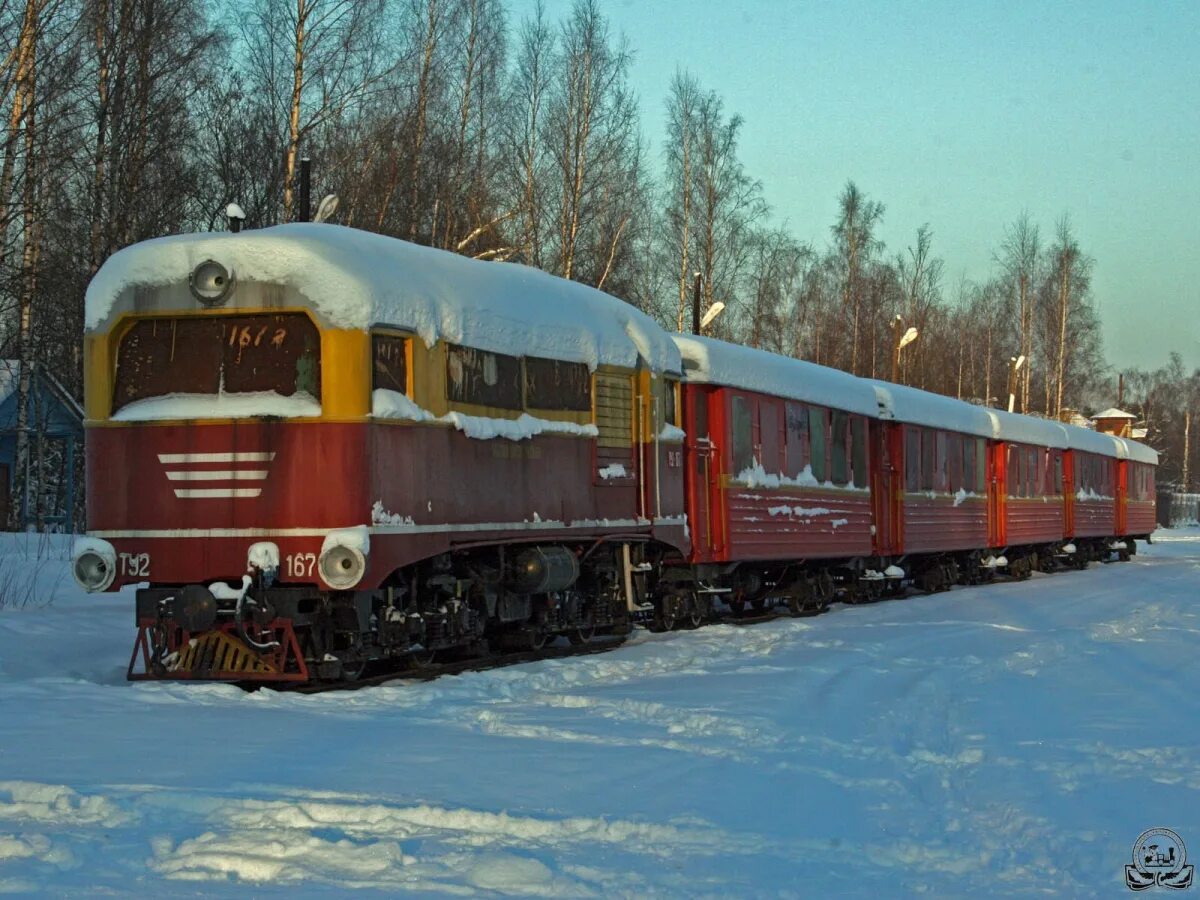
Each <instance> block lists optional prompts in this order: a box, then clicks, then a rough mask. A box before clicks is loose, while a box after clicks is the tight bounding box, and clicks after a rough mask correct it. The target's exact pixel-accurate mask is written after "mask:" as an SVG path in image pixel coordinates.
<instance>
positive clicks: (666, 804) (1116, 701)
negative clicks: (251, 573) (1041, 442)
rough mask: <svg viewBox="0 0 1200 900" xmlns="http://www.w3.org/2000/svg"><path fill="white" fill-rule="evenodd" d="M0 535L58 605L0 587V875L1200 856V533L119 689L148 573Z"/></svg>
mask: <svg viewBox="0 0 1200 900" xmlns="http://www.w3.org/2000/svg"><path fill="white" fill-rule="evenodd" d="M0 540H3V541H4V542H5V543H3V544H0V549H2V550H3V552H0V597H2V596H11V597H15V598H20V597H23V596H35V597H41V598H44V597H46V596H49V595H53V602H52V604H51V605H49V606H45V607H42V608H37V607H36V606H29V607H26V608H24V609H12V608H9V609H5V610H2V611H0V892H3V891H9V892H15V893H51V894H69V895H95V894H100V893H109V894H116V895H118V896H128V895H136V896H169V895H191V896H195V895H200V896H208V895H221V896H231V897H233V896H237V897H241V896H246V895H247V894H249V893H252V894H254V895H257V896H288V897H291V896H295V895H297V894H304V895H325V896H339V895H343V894H344V893H345V892H346V890H347V888H350V887H356V888H367V889H372V890H374V891H377V892H379V893H382V894H389V895H390V894H395V893H397V892H400V891H405V890H407V891H414V892H418V893H421V894H439V893H445V894H468V893H480V894H484V895H488V894H491V895H501V894H513V895H523V896H555V897H571V896H597V895H610V894H612V895H618V896H621V895H623V896H639V897H640V896H645V895H653V896H678V897H697V896H704V895H713V896H731V895H737V896H765V895H771V896H794V895H804V896H831V895H839V896H844V895H857V896H864V897H865V896H899V895H910V894H917V893H932V894H935V895H937V896H967V895H969V894H974V893H983V894H986V895H1013V896H1017V895H1019V896H1026V895H1029V894H1030V893H1032V892H1034V891H1048V892H1051V893H1062V894H1067V895H1081V896H1085V895H1094V894H1096V893H1098V892H1101V891H1103V892H1104V893H1106V894H1117V893H1124V892H1125V891H1126V889H1125V887H1124V885H1123V882H1122V878H1123V866H1124V865H1125V864H1126V863H1128V862H1129V861H1130V852H1131V846H1132V843H1133V841H1134V839H1135V838H1136V837H1137V836H1138V834H1139V833H1140V832H1141V831H1143V830H1145V829H1147V828H1150V827H1152V826H1167V827H1170V828H1173V829H1175V830H1176V831H1177V832H1178V833H1179V834H1180V835H1181V836H1182V838H1183V840H1184V841H1185V842H1190V845H1191V846H1193V847H1196V848H1200V793H1198V792H1200V702H1198V699H1197V687H1198V684H1197V682H1198V679H1197V675H1198V667H1200V662H1198V660H1200V653H1198V652H1197V647H1198V646H1200V643H1198V640H1197V638H1198V636H1200V617H1198V613H1197V606H1196V597H1197V587H1198V585H1200V530H1190V531H1175V532H1166V533H1160V538H1159V540H1160V542H1158V543H1156V544H1155V545H1154V546H1152V547H1149V548H1145V549H1144V550H1143V552H1142V553H1141V554H1140V555H1139V556H1138V557H1136V559H1135V560H1134V561H1133V562H1132V563H1129V564H1125V565H1108V566H1093V567H1092V568H1091V569H1089V570H1088V571H1086V572H1082V573H1063V574H1058V575H1054V576H1035V577H1034V579H1033V580H1032V581H1031V582H1026V583H1024V584H997V585H992V586H988V587H984V588H978V589H961V588H960V589H956V590H954V591H953V592H951V593H948V594H940V595H936V596H930V597H925V596H912V597H909V598H907V599H904V600H898V601H889V602H885V603H880V604H876V605H874V606H868V607H863V608H847V607H836V608H835V609H834V610H833V611H832V612H831V613H830V614H828V615H825V616H822V617H820V618H816V619H806V620H780V621H776V622H773V623H769V624H765V625H757V626H753V627H748V628H734V627H728V626H721V627H710V628H705V629H702V630H700V631H695V632H681V633H674V634H669V635H657V636H652V635H647V634H645V633H639V634H638V636H637V637H636V638H635V639H634V640H632V641H631V642H630V643H629V644H627V645H626V646H624V647H623V648H621V649H619V650H616V651H614V652H612V653H608V654H601V655H596V656H590V657H586V658H581V659H574V660H563V661H553V662H544V663H538V664H534V665H528V666H521V667H514V668H510V669H504V670H499V671H492V672H486V673H475V674H468V675H462V676H459V677H452V678H445V679H442V680H440V681H437V682H433V683H420V684H397V685H394V686H386V687H381V688H372V689H367V690H363V691H359V692H356V693H350V694H341V695H338V694H325V695H319V696H299V695H281V694H276V693H272V692H269V691H260V692H257V693H252V694H247V693H243V692H241V691H239V690H237V689H236V688H232V687H226V686H221V685H201V686H182V685H138V686H131V685H129V684H126V683H125V681H124V670H125V665H126V662H127V660H128V656H129V650H130V647H131V644H132V639H133V630H132V627H131V620H132V613H131V609H130V607H131V603H132V597H131V596H130V595H129V594H128V593H125V594H121V595H114V596H100V597H87V596H83V595H81V594H79V593H77V592H76V591H75V589H74V587H73V584H72V583H70V581H69V579H67V578H66V577H65V561H64V560H62V558H61V546H59V545H54V546H43V547H42V550H43V553H42V555H43V556H45V555H46V554H47V553H49V554H50V555H51V556H52V557H55V553H57V557H55V558H51V559H48V560H44V561H43V562H42V563H40V564H38V563H37V561H36V557H37V555H38V554H37V550H38V543H37V542H36V540H33V541H32V542H31V543H28V544H27V545H25V542H26V541H27V540H29V539H26V538H13V537H12V536H7V535H6V536H3V538H2V539H0ZM22 545H25V546H26V548H27V549H26V550H22V549H21V546H22ZM34 582H36V584H37V585H39V589H38V590H35V591H30V590H28V588H29V585H30V584H32V583H34ZM22 585H24V586H25V587H24V588H22ZM1197 855H1198V856H1200V850H1198V851H1197ZM1192 861H1193V862H1200V858H1198V859H1196V860H1192Z"/></svg>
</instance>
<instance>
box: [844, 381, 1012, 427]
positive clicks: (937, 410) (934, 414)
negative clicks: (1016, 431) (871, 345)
mask: <svg viewBox="0 0 1200 900" xmlns="http://www.w3.org/2000/svg"><path fill="white" fill-rule="evenodd" d="M864 383H865V384H869V385H872V386H873V387H874V389H875V395H876V397H877V398H878V415H879V418H881V419H894V420H896V421H897V422H908V423H910V424H913V425H924V426H926V427H928V428H944V429H946V430H947V431H960V432H963V433H964V434H974V435H978V436H979V437H986V438H990V437H992V436H993V426H992V418H991V416H990V415H989V412H990V410H988V409H985V408H984V407H982V406H976V405H975V404H974V403H967V402H965V401H963V400H955V399H954V398H953V397H946V396H944V395H942V394H934V393H931V392H929V391H922V390H920V389H919V388H911V387H905V386H904V385H900V384H892V383H891V382H887V381H873V380H867V381H864Z"/></svg>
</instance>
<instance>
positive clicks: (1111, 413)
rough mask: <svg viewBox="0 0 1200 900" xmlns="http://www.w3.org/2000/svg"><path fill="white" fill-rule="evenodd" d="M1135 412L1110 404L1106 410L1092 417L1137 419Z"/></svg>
mask: <svg viewBox="0 0 1200 900" xmlns="http://www.w3.org/2000/svg"><path fill="white" fill-rule="evenodd" d="M1136 418H1137V416H1135V415H1134V414H1133V413H1127V412H1125V411H1124V410H1123V409H1117V408H1116V407H1115V406H1110V407H1109V408H1108V409H1106V410H1105V411H1104V412H1098V413H1096V414H1095V415H1094V416H1092V419H1093V420H1094V419H1136Z"/></svg>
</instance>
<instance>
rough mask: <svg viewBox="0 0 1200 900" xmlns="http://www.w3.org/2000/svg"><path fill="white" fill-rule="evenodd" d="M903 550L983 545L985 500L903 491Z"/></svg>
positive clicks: (932, 550) (938, 550)
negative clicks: (957, 498)
mask: <svg viewBox="0 0 1200 900" xmlns="http://www.w3.org/2000/svg"><path fill="white" fill-rule="evenodd" d="M903 509H904V512H903V515H904V519H903V522H904V524H903V528H904V531H903V534H904V541H903V548H904V552H905V553H949V552H953V551H958V550H976V549H979V548H980V547H985V546H987V537H988V520H987V501H986V499H985V498H983V497H968V498H966V499H965V500H962V501H956V498H955V497H954V496H952V495H950V494H938V495H935V496H934V497H929V496H927V495H925V494H907V493H906V494H905V495H904V507H903Z"/></svg>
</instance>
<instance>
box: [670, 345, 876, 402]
mask: <svg viewBox="0 0 1200 900" xmlns="http://www.w3.org/2000/svg"><path fill="white" fill-rule="evenodd" d="M671 337H672V338H673V339H674V341H675V344H676V346H677V347H678V348H679V353H680V355H681V356H682V357H683V371H684V374H685V375H686V376H687V379H688V381H693V382H698V383H700V384H718V385H724V386H726V387H733V388H740V389H742V390H746V391H757V392H759V393H763V394H772V395H774V396H777V397H787V398H788V399H791V400H800V401H803V402H805V403H818V404H821V405H822V406H831V407H835V408H837V409H841V410H845V411H846V412H851V413H858V414H859V415H864V416H870V417H871V418H875V417H876V416H878V414H879V409H878V406H877V404H876V400H875V392H874V391H873V390H872V389H871V385H870V382H867V381H864V380H863V379H861V378H855V377H854V376H853V375H850V374H849V373H847V372H843V371H841V370H840V369H830V368H828V367H827V366H819V365H817V364H816V363H811V362H806V361H804V360H801V359H792V358H791V357H788V356H779V355H778V354H775V353H768V352H767V351H765V350H755V349H754V348H752V347H742V346H740V345H738V344H728V343H726V342H725V341H718V340H716V339H715V338H706V337H699V336H697V335H694V334H673V335H671Z"/></svg>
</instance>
